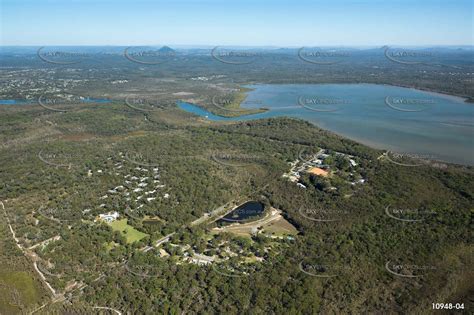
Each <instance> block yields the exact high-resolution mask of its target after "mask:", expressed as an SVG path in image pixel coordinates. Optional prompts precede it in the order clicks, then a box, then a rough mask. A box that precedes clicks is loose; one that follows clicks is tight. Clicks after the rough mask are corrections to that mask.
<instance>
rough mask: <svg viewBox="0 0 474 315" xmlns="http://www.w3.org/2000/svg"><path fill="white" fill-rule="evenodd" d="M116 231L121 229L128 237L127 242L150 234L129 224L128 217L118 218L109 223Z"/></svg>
mask: <svg viewBox="0 0 474 315" xmlns="http://www.w3.org/2000/svg"><path fill="white" fill-rule="evenodd" d="M109 225H110V226H111V227H112V229H113V230H114V231H119V232H121V233H122V234H123V236H125V237H126V238H127V243H129V244H130V243H133V242H136V241H139V240H141V239H142V238H144V237H146V236H148V234H146V233H143V232H140V231H138V230H136V229H134V228H133V227H132V226H130V225H128V224H127V219H122V220H116V221H114V222H112V223H109Z"/></svg>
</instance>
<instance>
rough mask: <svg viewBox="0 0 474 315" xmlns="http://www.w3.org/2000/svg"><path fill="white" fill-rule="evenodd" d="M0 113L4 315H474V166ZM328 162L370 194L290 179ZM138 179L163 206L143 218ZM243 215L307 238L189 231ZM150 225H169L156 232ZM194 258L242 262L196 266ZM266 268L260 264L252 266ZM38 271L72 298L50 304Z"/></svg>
mask: <svg viewBox="0 0 474 315" xmlns="http://www.w3.org/2000/svg"><path fill="white" fill-rule="evenodd" d="M0 113H1V115H0V126H1V133H0V137H1V143H2V147H1V148H0V178H1V179H2V180H1V182H0V195H1V200H2V201H3V203H4V206H5V211H4V212H2V213H1V215H2V220H1V222H2V223H1V224H0V233H1V234H2V242H1V243H0V249H1V251H0V264H1V269H2V272H1V273H0V292H9V294H10V295H12V296H13V295H15V294H16V295H17V297H16V298H13V299H14V300H15V301H16V302H15V303H14V304H12V303H11V302H10V300H11V299H12V298H10V297H9V296H7V295H4V294H1V296H2V297H3V298H0V313H6V314H8V313H15V312H30V311H32V310H35V309H37V313H38V314H51V313H78V314H80V313H92V312H97V311H99V310H100V307H110V308H114V309H116V310H119V311H120V312H122V313H123V314H126V313H127V312H130V313H133V314H135V313H140V314H186V313H187V314H191V313H199V314H214V313H215V314H315V313H323V314H339V313H400V314H402V313H411V314H428V313H431V311H432V306H431V305H432V303H436V302H451V303H464V306H465V310H464V311H465V313H467V310H469V309H472V307H473V306H474V301H473V296H474V295H473V289H474V287H473V283H474V277H473V274H472V270H470V269H472V263H473V262H474V256H473V255H474V251H473V244H472V239H473V235H472V228H473V221H472V216H473V213H474V203H473V197H474V181H473V169H472V168H471V167H464V166H459V165H446V164H442V165H440V164H439V163H432V162H426V163H423V164H422V165H420V166H417V167H404V166H401V165H397V164H394V163H391V162H390V161H389V160H387V159H383V158H379V157H380V156H381V155H382V154H383V152H382V151H379V150H374V149H371V148H368V147H366V146H363V145H361V144H358V143H356V142H353V141H351V140H347V139H344V138H342V137H339V136H337V135H335V134H332V133H331V132H328V131H324V130H322V129H319V128H318V127H316V126H314V125H312V124H310V123H307V122H303V121H301V120H296V119H288V118H278V119H265V120H256V121H247V122H238V123H213V124H208V123H204V122H202V121H201V120H200V119H199V118H196V117H194V116H192V115H191V114H188V113H184V112H182V111H180V110H179V109H178V108H176V107H175V106H174V105H169V106H165V107H163V108H161V109H159V110H156V111H154V112H147V113H143V112H140V111H136V110H133V109H132V108H129V107H127V106H125V105H124V104H123V102H114V103H110V104H107V106H103V105H100V104H87V105H83V106H79V107H77V108H72V109H71V110H70V111H68V112H52V111H48V110H45V109H44V108H39V107H37V106H33V107H29V106H25V107H21V108H15V109H12V108H1V109H0ZM321 148H324V149H327V150H329V151H334V152H341V153H344V154H348V155H351V156H354V157H357V160H358V161H359V162H360V165H359V168H360V173H361V174H362V175H363V177H364V178H365V179H366V182H365V183H364V184H363V185H360V186H351V185H347V184H346V183H344V182H343V181H342V180H337V178H333V179H331V185H332V186H334V187H335V189H334V190H328V189H327V188H328V185H329V184H328V183H327V182H325V180H323V179H321V178H319V177H316V176H314V175H305V176H304V177H303V178H302V179H301V181H302V182H303V183H304V184H305V186H306V189H302V188H301V187H298V186H297V185H295V183H292V182H290V181H288V180H287V179H285V178H283V177H282V174H283V173H285V172H287V171H288V169H289V164H288V163H289V162H292V161H294V160H295V159H298V157H299V156H300V155H301V152H306V153H307V154H309V153H315V152H317V151H318V150H320V149H321ZM334 163H335V164H334V165H338V166H339V167H341V168H344V167H345V168H347V167H348V166H347V165H345V164H344V163H343V161H338V160H336V161H335V162H334ZM133 178H136V181H137V182H140V183H143V185H142V186H140V187H146V189H149V190H151V188H149V187H150V186H151V185H153V184H154V185H156V187H158V188H156V189H154V190H157V191H158V193H159V195H156V196H157V197H156V199H152V198H150V201H147V202H146V203H141V201H140V199H139V196H138V194H139V193H138V192H136V191H135V190H132V188H131V187H132V186H131V185H132V184H133V182H132V181H133ZM143 178H145V179H143ZM146 185H148V186H146ZM120 186H123V188H118V187H120ZM133 187H135V186H133ZM121 189H129V190H128V191H129V192H130V193H129V195H125V193H122V192H121ZM111 190H112V192H110V191H111ZM155 194H157V193H155ZM104 195H107V197H106V198H104ZM125 196H127V197H125ZM150 196H151V194H150ZM127 198H130V199H129V200H127ZM145 198H146V196H145ZM245 200H259V201H262V202H264V203H265V204H266V205H267V206H269V207H270V206H271V207H273V208H276V209H279V210H281V211H282V213H283V214H282V215H283V216H284V218H285V219H286V220H288V222H290V223H291V224H292V225H293V226H295V227H296V228H297V230H298V235H296V236H295V237H294V238H292V239H290V238H283V239H272V238H266V237H263V236H261V235H260V234H257V235H252V236H250V237H238V236H235V235H231V234H227V233H223V234H218V235H213V234H212V233H211V230H212V229H213V228H214V227H216V223H213V222H209V223H204V224H195V225H193V224H191V222H193V221H195V220H198V219H199V218H202V217H203V216H204V215H205V214H206V213H210V212H212V211H213V210H215V209H217V208H219V207H220V206H222V205H224V204H226V203H228V202H230V201H235V202H241V201H245ZM141 204H143V206H142V207H140V205H141ZM302 209H318V211H322V210H324V211H325V212H326V213H332V214H334V216H333V218H337V220H332V221H330V222H318V221H317V220H315V219H317V217H313V218H311V217H310V216H309V217H308V213H313V214H314V213H317V211H316V212H314V211H313V212H306V215H303V214H304V212H302ZM390 209H392V210H391V211H392V212H390V213H389V214H392V215H394V216H395V215H397V216H398V217H399V218H402V219H404V220H405V221H403V220H397V219H394V218H393V217H392V216H390V215H387V212H388V211H389V210H390ZM394 209H399V211H398V212H396V211H394ZM400 209H402V210H403V211H402V210H400ZM0 210H2V211H3V209H0ZM109 211H117V212H118V213H119V214H120V216H121V218H127V224H128V225H129V226H130V227H131V228H133V229H135V230H137V231H140V232H142V233H144V234H146V236H145V237H143V238H141V239H140V240H139V241H136V242H128V241H127V236H128V235H127V234H126V233H120V232H118V231H114V230H113V229H112V228H111V226H110V225H108V224H106V223H104V222H100V221H98V220H97V217H98V215H99V214H103V213H105V212H109ZM145 216H149V217H157V218H159V220H158V219H157V220H156V223H154V224H146V223H145V222H144V220H143V218H144V217H145ZM3 218H5V219H3ZM6 218H8V221H7V220H6ZM9 224H11V227H12V229H13V230H14V231H15V234H16V237H17V238H18V239H19V244H20V246H21V247H22V248H23V249H24V252H23V253H22V250H20V249H18V247H17V246H16V245H15V241H14V240H13V238H12V234H11V231H10V227H9ZM170 233H175V234H174V235H173V236H172V238H171V240H170V241H169V242H168V243H165V244H163V245H161V247H159V248H161V249H163V250H164V251H165V252H166V253H167V254H166V255H162V254H160V253H159V251H158V247H157V248H153V249H152V250H149V251H145V250H144V248H146V247H147V246H149V247H153V246H154V244H155V242H156V241H157V240H160V239H162V238H163V237H166V236H167V235H169V234H170ZM54 237H57V239H55V240H52V241H49V242H46V243H43V244H42V245H39V246H36V247H35V245H36V244H39V243H41V242H43V241H45V240H50V239H51V238H54ZM222 244H225V246H222ZM185 245H188V246H189V248H191V249H192V250H194V252H195V253H204V252H205V248H206V246H213V247H212V251H214V252H216V251H221V250H223V248H225V247H228V248H229V251H230V252H232V253H237V255H236V256H232V255H230V257H231V258H230V259H228V260H227V261H226V262H225V263H222V264H220V263H219V264H208V265H198V264H192V263H186V262H185V261H184V260H183V255H184V252H186V250H185V249H184V248H185ZM25 253H26V254H25ZM251 253H255V254H251ZM12 255H13V256H12ZM254 256H255V257H258V258H261V260H259V261H258V262H255V263H247V264H241V263H239V259H241V258H242V259H243V258H252V257H254ZM33 262H36V263H37V268H38V269H39V270H40V271H41V272H42V274H43V275H44V276H45V278H46V281H47V282H48V283H49V284H51V286H52V287H53V288H55V290H57V292H62V293H63V294H62V295H61V294H58V295H57V296H53V298H52V299H51V298H50V297H48V295H51V292H49V290H48V288H47V287H46V285H45V282H44V281H41V279H40V276H39V274H38V273H37V272H36V271H35V270H34V269H33ZM391 271H392V272H391ZM12 278H13V279H12ZM12 288H14V289H12ZM14 290H16V291H14ZM15 292H18V293H15ZM4 297H6V299H5V298H4ZM40 307H42V308H40ZM38 308H40V309H38ZM103 311H104V312H105V310H103Z"/></svg>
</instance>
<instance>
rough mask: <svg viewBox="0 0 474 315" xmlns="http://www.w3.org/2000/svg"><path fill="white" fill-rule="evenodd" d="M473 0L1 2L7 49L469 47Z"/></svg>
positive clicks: (1, 35) (1, 40)
mask: <svg viewBox="0 0 474 315" xmlns="http://www.w3.org/2000/svg"><path fill="white" fill-rule="evenodd" d="M472 16H473V1H472V0H235V1H234V0H128V1H124V0H0V17H1V22H0V23H1V24H0V26H1V29H0V44H1V45H4V46H7V45H41V46H42V45H127V46H128V45H169V46H173V45H191V46H192V45H242V46H278V47H297V46H318V45H319V46H380V45H406V46H423V45H473V44H474V43H473V42H474V39H473V28H474V26H473V20H472Z"/></svg>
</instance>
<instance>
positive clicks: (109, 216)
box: [99, 211, 120, 223]
mask: <svg viewBox="0 0 474 315" xmlns="http://www.w3.org/2000/svg"><path fill="white" fill-rule="evenodd" d="M119 216H120V214H119V213H118V212H117V211H114V212H109V213H102V214H99V218H100V219H101V220H102V221H104V222H107V223H110V222H113V221H115V220H117V218H118V217H119Z"/></svg>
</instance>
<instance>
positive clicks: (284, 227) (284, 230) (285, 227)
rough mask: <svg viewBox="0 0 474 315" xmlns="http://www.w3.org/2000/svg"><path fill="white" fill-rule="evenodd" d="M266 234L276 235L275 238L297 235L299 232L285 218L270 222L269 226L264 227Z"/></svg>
mask: <svg viewBox="0 0 474 315" xmlns="http://www.w3.org/2000/svg"><path fill="white" fill-rule="evenodd" d="M264 230H265V232H266V233H269V234H272V235H275V236H286V235H296V234H298V230H297V229H296V228H295V227H294V226H293V225H292V224H291V223H290V222H288V221H286V220H285V219H284V218H283V217H282V218H280V219H278V220H277V221H273V222H270V223H269V224H268V225H265V226H264Z"/></svg>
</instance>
